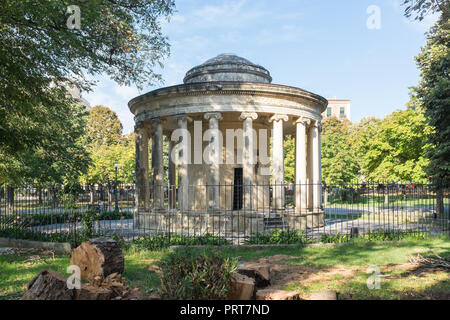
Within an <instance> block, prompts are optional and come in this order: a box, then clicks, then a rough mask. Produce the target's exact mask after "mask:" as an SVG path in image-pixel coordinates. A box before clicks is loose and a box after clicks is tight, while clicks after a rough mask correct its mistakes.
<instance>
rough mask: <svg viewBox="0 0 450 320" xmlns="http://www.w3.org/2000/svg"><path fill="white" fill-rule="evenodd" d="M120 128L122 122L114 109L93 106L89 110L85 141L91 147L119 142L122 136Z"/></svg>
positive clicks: (121, 127)
mask: <svg viewBox="0 0 450 320" xmlns="http://www.w3.org/2000/svg"><path fill="white" fill-rule="evenodd" d="M122 130H123V126H122V122H120V120H119V117H118V116H117V114H116V113H115V112H114V111H112V110H111V109H110V108H108V107H105V106H95V107H93V108H92V109H91V110H90V111H89V117H88V122H87V136H86V140H87V141H86V143H87V144H88V145H90V146H91V147H93V148H95V147H98V146H103V145H106V146H111V145H115V144H119V143H120V142H121V140H122V138H123V136H122Z"/></svg>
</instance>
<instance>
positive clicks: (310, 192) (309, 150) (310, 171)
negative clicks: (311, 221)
mask: <svg viewBox="0 0 450 320" xmlns="http://www.w3.org/2000/svg"><path fill="white" fill-rule="evenodd" d="M306 130H307V135H308V138H307V147H306V158H307V163H306V175H307V184H308V185H307V188H306V191H307V197H308V199H307V202H308V209H309V210H312V209H313V190H314V184H313V183H314V182H313V177H314V171H313V169H314V166H313V162H314V157H313V155H314V152H313V137H312V133H313V128H312V126H311V125H309V126H308V127H307V129H306Z"/></svg>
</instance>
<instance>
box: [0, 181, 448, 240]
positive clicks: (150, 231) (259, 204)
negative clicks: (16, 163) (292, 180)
mask: <svg viewBox="0 0 450 320" xmlns="http://www.w3.org/2000/svg"><path fill="white" fill-rule="evenodd" d="M150 190H151V191H150V199H148V201H147V205H146V206H144V207H142V208H137V207H136V203H135V186H134V185H133V184H119V185H118V186H117V189H116V188H115V187H114V185H112V184H110V185H109V184H90V185H85V186H81V185H80V186H77V187H73V186H71V187H70V188H69V187H65V186H45V187H44V186H22V187H11V186H4V187H2V188H1V189H0V200H1V202H0V205H1V209H0V237H10V238H26V239H34V240H48V241H70V242H73V243H78V242H80V241H81V240H83V239H85V238H86V237H91V236H96V235H108V236H112V237H118V238H120V239H124V240H133V239H137V238H141V237H151V236H154V235H166V236H168V237H174V236H176V237H199V236H206V235H208V236H212V237H216V238H220V239H225V240H227V241H228V242H229V243H234V244H241V243H244V242H246V241H247V242H249V241H250V242H251V241H252V240H251V239H254V238H258V237H264V236H265V235H268V234H273V233H276V232H288V233H289V232H293V233H295V234H296V235H301V237H303V238H304V239H305V240H308V241H314V240H322V241H327V240H330V239H333V237H342V238H349V237H351V236H356V235H358V236H364V235H366V236H367V235H370V234H373V233H388V232H389V233H426V234H442V233H444V234H450V203H449V202H450V200H449V198H450V197H449V194H450V192H449V191H450V189H449V188H444V187H437V186H434V185H430V184H411V183H410V184H379V183H358V184H334V185H313V184H304V185H292V184H290V185H252V186H244V185H237V186H236V185H214V186H212V185H191V186H189V187H188V188H187V191H186V190H185V189H182V188H180V187H177V186H150ZM182 192H187V194H188V196H187V198H186V199H187V203H184V204H183V203H182V201H181V194H182ZM217 194H218V195H217ZM249 194H250V195H251V196H249ZM317 195H319V196H320V199H319V200H317ZM157 197H159V198H157ZM116 199H117V200H116ZM116 203H117V206H118V210H116Z"/></svg>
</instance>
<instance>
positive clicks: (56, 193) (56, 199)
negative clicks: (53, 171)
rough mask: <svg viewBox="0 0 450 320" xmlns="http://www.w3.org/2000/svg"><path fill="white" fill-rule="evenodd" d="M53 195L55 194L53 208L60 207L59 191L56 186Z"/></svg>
mask: <svg viewBox="0 0 450 320" xmlns="http://www.w3.org/2000/svg"><path fill="white" fill-rule="evenodd" d="M52 196H53V208H55V209H56V208H57V207H58V191H57V190H56V187H53V188H52Z"/></svg>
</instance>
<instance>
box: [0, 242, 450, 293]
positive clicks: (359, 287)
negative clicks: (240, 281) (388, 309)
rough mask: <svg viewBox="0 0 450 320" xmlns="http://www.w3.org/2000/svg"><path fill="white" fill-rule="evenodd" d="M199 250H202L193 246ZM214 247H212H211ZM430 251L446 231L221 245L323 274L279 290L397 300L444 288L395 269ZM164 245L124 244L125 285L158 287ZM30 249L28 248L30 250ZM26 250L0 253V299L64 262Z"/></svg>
mask: <svg viewBox="0 0 450 320" xmlns="http://www.w3.org/2000/svg"><path fill="white" fill-rule="evenodd" d="M198 250H202V249H198ZM215 250H217V248H216V249H215ZM431 251H432V252H434V253H437V254H440V255H442V256H447V257H450V239H449V237H446V236H441V237H436V238H434V237H433V238H427V239H425V240H416V239H413V238H406V239H403V240H399V241H393V242H377V241H373V242H364V241H362V240H358V239H356V240H353V241H351V242H349V243H346V244H343V245H339V246H319V247H314V248H305V247H302V246H289V247H278V246H277V247H269V248H265V249H258V250H257V249H255V248H248V247H232V248H226V249H223V253H224V254H225V255H226V256H229V257H233V258H236V257H240V258H239V259H240V261H256V260H258V259H259V258H263V257H264V258H267V257H271V256H275V255H286V259H285V260H282V261H281V262H278V263H282V264H283V265H287V266H290V267H297V268H304V269H305V270H313V272H312V271H311V272H312V273H311V276H317V275H321V274H323V276H321V278H320V279H318V280H317V281H309V282H303V281H294V282H290V283H286V284H285V285H284V287H283V288H284V289H289V290H294V289H295V290H300V291H301V292H302V294H305V295H306V294H309V293H313V292H318V291H322V290H337V291H338V292H339V293H340V294H343V295H344V296H348V297H350V296H351V298H352V299H397V298H398V297H399V296H404V295H406V293H407V292H412V293H414V294H416V295H426V294H428V293H429V292H435V291H442V292H450V280H449V274H448V272H445V271H439V270H434V271H430V270H425V271H424V272H422V273H417V272H413V271H411V270H405V269H402V268H399V264H405V263H407V262H408V258H409V256H410V255H415V254H417V253H418V252H420V253H422V254H427V253H429V252H431ZM168 252H169V251H168V250H162V251H150V250H148V249H144V248H139V247H136V246H131V247H128V248H126V249H124V254H125V272H124V277H125V278H126V279H127V283H128V284H129V285H130V286H131V287H137V288H140V289H142V290H145V291H147V292H154V291H156V290H157V289H158V287H159V285H160V283H159V275H158V274H157V273H155V272H151V271H149V270H148V268H149V266H150V265H154V264H156V263H157V262H158V261H159V260H160V259H161V258H162V257H164V256H165V255H167V254H168ZM34 254H36V253H33V255H34ZM29 255H31V254H25V255H17V254H14V255H2V256H0V299H13V298H17V297H20V296H21V295H22V294H23V292H24V290H25V287H24V286H25V285H26V284H27V283H28V282H29V281H30V280H31V279H32V278H33V277H34V276H35V275H36V274H37V273H38V272H40V271H41V270H43V269H52V270H56V271H58V272H59V273H61V274H62V275H65V276H67V274H66V273H65V271H66V268H67V266H68V265H69V257H68V256H61V255H59V256H55V259H54V260H53V259H52V258H51V257H47V258H46V261H47V262H48V263H49V264H47V263H45V262H43V261H40V262H37V263H26V262H25V260H26V259H27V258H28V256H29ZM372 265H377V266H379V267H380V269H381V272H382V280H381V289H380V290H369V289H368V288H367V285H366V281H367V278H368V277H369V276H370V273H367V268H368V267H369V266H372ZM336 267H339V268H343V269H348V270H351V271H352V272H353V273H352V275H351V277H350V278H349V277H346V276H345V275H344V274H342V272H335V273H330V270H333V269H335V268H336Z"/></svg>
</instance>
